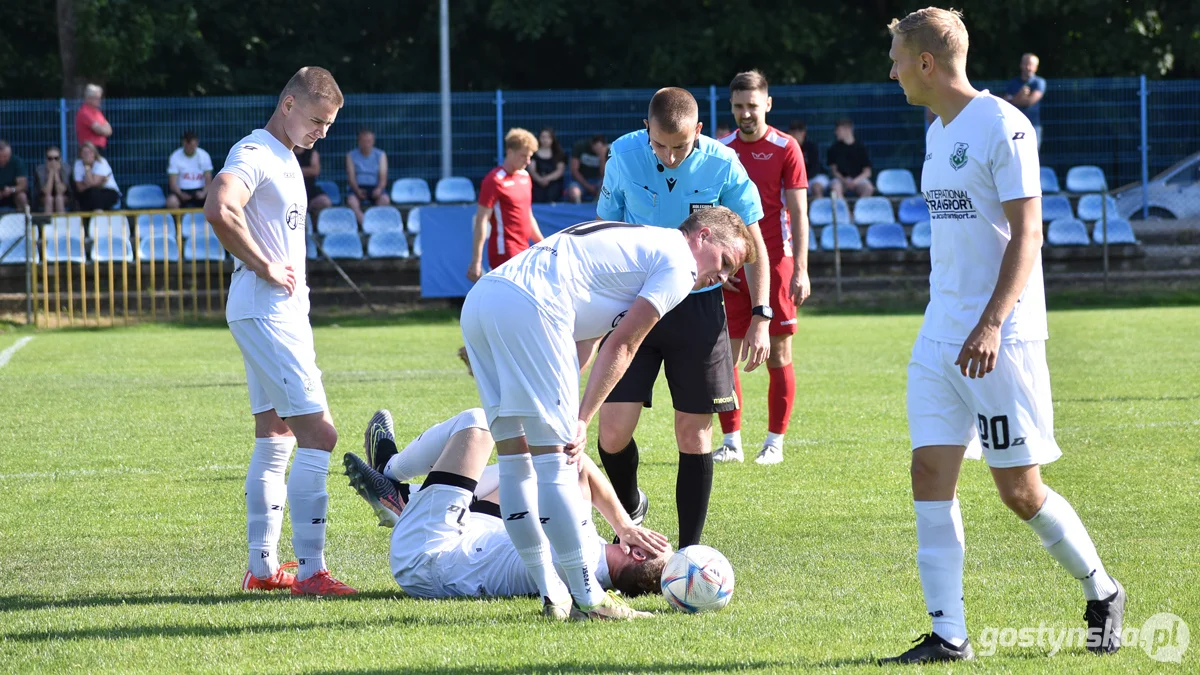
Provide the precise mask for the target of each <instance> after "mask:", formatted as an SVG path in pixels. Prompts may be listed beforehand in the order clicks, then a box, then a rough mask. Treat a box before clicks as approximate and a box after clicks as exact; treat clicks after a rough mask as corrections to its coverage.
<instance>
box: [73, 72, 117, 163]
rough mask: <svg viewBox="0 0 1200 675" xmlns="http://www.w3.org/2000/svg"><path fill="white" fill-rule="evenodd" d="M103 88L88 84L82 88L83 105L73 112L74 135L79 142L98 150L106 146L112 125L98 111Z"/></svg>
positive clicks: (101, 152)
mask: <svg viewBox="0 0 1200 675" xmlns="http://www.w3.org/2000/svg"><path fill="white" fill-rule="evenodd" d="M103 96H104V90H103V89H101V88H100V86H99V85H95V84H89V85H88V86H87V87H85V88H84V90H83V105H81V106H79V112H77V113H75V136H76V138H77V139H78V141H79V143H80V144H83V143H91V144H92V145H94V146H96V148H97V149H99V150H100V154H104V151H105V150H106V149H107V148H108V137H109V136H112V125H111V124H109V123H108V120H106V119H104V113H103V112H100V99H101V97H103Z"/></svg>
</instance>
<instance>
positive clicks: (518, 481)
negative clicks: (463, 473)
mask: <svg viewBox="0 0 1200 675" xmlns="http://www.w3.org/2000/svg"><path fill="white" fill-rule="evenodd" d="M498 466H499V467H500V469H499V472H500V515H501V516H502V517H503V518H504V529H505V530H506V531H507V532H508V536H509V538H511V539H512V542H513V546H515V547H516V548H517V553H519V554H521V560H523V561H524V562H525V567H526V569H528V570H529V574H530V576H532V577H533V581H534V583H535V584H537V587H538V593H539V594H540V595H541V596H542V597H548V598H550V599H551V600H554V601H556V602H561V601H562V600H563V599H565V596H566V593H565V592H564V591H565V590H566V589H565V588H563V582H562V579H559V578H558V574H557V573H556V572H555V571H554V561H553V559H552V558H551V556H550V542H549V540H547V539H546V534H545V532H543V531H542V525H541V523H540V522H539V520H538V494H537V492H538V484H537V478H536V477H535V476H534V473H533V457H532V456H531V455H530V454H529V453H525V454H523V455H500V462H499V464H498Z"/></svg>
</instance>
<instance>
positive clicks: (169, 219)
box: [137, 213, 175, 239]
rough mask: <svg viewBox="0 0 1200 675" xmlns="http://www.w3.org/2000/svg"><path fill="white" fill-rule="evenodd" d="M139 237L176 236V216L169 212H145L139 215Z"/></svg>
mask: <svg viewBox="0 0 1200 675" xmlns="http://www.w3.org/2000/svg"><path fill="white" fill-rule="evenodd" d="M137 236H138V239H145V238H146V237H166V238H167V239H174V238H175V217H174V216H172V215H171V214H169V213H155V214H149V213H143V214H141V215H139V216H138V217H137Z"/></svg>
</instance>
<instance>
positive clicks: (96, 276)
mask: <svg viewBox="0 0 1200 675" xmlns="http://www.w3.org/2000/svg"><path fill="white" fill-rule="evenodd" d="M108 241H109V242H110V243H109V245H108V247H109V248H112V243H111V242H112V237H109V238H108ZM111 257H112V256H109V258H110V259H111ZM110 264H111V263H110ZM92 281H93V282H95V283H94V284H93V286H94V287H95V289H96V292H95V295H96V325H97V326H99V325H100V261H99V260H96V257H95V256H92Z"/></svg>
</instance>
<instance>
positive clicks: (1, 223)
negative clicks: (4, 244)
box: [0, 213, 37, 240]
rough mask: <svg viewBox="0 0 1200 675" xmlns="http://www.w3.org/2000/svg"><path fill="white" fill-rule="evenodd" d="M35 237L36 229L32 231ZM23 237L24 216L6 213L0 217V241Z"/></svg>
mask: <svg viewBox="0 0 1200 675" xmlns="http://www.w3.org/2000/svg"><path fill="white" fill-rule="evenodd" d="M33 231H34V236H35V237H36V236H37V228H36V227H35V228H34V229H33ZM24 236H25V214H23V213H6V214H4V215H2V216H0V240H5V239H16V238H17V237H24Z"/></svg>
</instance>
